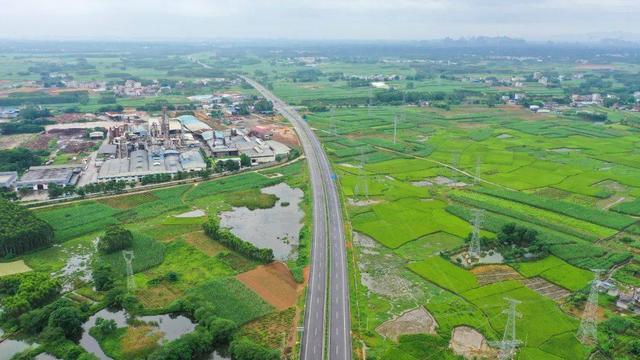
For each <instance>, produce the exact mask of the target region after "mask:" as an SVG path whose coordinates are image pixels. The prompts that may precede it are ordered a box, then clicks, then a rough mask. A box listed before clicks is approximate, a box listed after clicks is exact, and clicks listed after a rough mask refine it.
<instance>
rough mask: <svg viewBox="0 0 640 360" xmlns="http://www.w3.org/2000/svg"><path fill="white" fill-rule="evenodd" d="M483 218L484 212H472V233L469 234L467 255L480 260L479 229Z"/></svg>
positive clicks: (480, 210)
mask: <svg viewBox="0 0 640 360" xmlns="http://www.w3.org/2000/svg"><path fill="white" fill-rule="evenodd" d="M483 218H484V210H482V209H474V210H473V220H472V224H473V231H472V232H471V241H470V242H469V255H471V256H473V257H476V258H480V251H481V248H480V228H481V227H482V220H483Z"/></svg>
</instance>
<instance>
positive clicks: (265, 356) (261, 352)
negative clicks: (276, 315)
mask: <svg viewBox="0 0 640 360" xmlns="http://www.w3.org/2000/svg"><path fill="white" fill-rule="evenodd" d="M229 352H230V353H231V357H232V358H233V359H234V360H278V359H280V352H279V351H277V350H271V349H268V348H266V347H264V346H262V345H259V344H256V343H254V342H252V341H251V340H249V339H247V338H240V339H238V340H234V341H233V342H232V343H231V345H229Z"/></svg>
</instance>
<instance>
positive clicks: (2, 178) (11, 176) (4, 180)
mask: <svg viewBox="0 0 640 360" xmlns="http://www.w3.org/2000/svg"><path fill="white" fill-rule="evenodd" d="M17 178H18V173H17V172H15V171H4V172H0V188H5V189H11V188H13V187H14V186H15V183H16V179H17Z"/></svg>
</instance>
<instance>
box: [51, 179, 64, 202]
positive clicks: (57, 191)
mask: <svg viewBox="0 0 640 360" xmlns="http://www.w3.org/2000/svg"><path fill="white" fill-rule="evenodd" d="M47 192H48V193H49V198H50V199H56V198H59V197H60V196H62V195H64V193H65V189H64V186H62V185H58V184H56V183H49V186H48V187H47Z"/></svg>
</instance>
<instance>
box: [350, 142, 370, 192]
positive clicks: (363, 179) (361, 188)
mask: <svg viewBox="0 0 640 360" xmlns="http://www.w3.org/2000/svg"><path fill="white" fill-rule="evenodd" d="M364 165H365V155H364V150H363V149H362V148H360V171H359V172H358V182H356V187H355V189H354V191H353V194H354V195H355V197H356V198H358V197H360V196H362V195H364V198H365V199H367V200H368V199H369V179H368V176H367V171H366V170H365V169H364Z"/></svg>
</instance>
